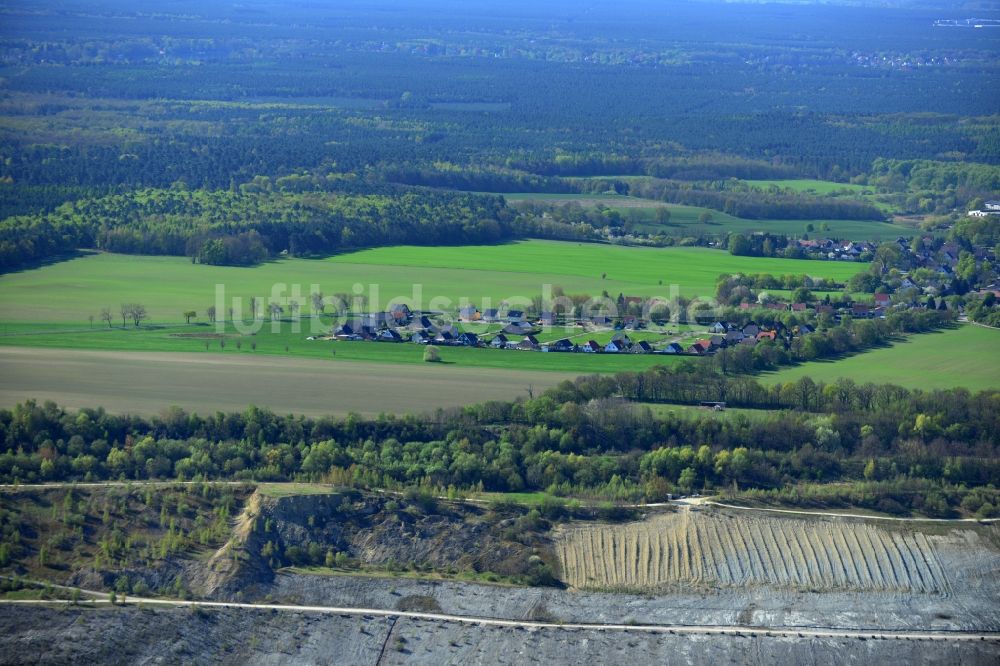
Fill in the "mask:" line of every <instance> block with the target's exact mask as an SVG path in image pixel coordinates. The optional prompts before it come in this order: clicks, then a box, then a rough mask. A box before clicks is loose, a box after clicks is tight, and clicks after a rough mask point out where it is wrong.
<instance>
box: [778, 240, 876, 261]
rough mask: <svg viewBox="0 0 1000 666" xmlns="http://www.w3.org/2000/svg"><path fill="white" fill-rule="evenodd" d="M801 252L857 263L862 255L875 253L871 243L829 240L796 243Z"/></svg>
mask: <svg viewBox="0 0 1000 666" xmlns="http://www.w3.org/2000/svg"><path fill="white" fill-rule="evenodd" d="M797 243H798V246H799V248H800V249H801V250H803V251H804V252H806V253H809V254H822V255H824V256H825V257H826V258H827V259H839V260H841V261H857V260H858V258H859V257H861V255H863V254H871V253H873V252H875V246H874V245H872V244H871V243H858V242H854V241H846V240H845V241H836V240H830V239H829V238H817V239H814V240H799V241H797Z"/></svg>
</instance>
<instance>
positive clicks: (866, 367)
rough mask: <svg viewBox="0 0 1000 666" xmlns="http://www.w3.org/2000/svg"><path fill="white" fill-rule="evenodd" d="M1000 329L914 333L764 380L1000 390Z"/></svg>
mask: <svg viewBox="0 0 1000 666" xmlns="http://www.w3.org/2000/svg"><path fill="white" fill-rule="evenodd" d="M998 350H1000V331H998V330H996V329H991V328H984V327H982V326H975V325H973V324H965V325H962V326H959V327H957V328H954V329H950V330H946V331H943V332H938V333H924V334H920V335H912V336H910V337H908V338H907V339H905V340H903V341H900V342H895V343H893V344H892V345H891V346H888V347H883V348H880V349H875V350H872V351H869V352H864V353H861V354H855V355H854V356H849V357H847V358H842V359H837V360H832V361H812V362H810V363H803V364H801V365H797V366H794V367H789V368H784V369H782V370H779V371H777V372H774V373H769V374H767V375H764V376H763V377H762V381H765V382H771V383H773V382H787V381H795V380H797V379H799V378H800V377H805V376H808V377H812V378H813V379H815V380H816V381H824V382H832V381H835V380H837V379H838V378H840V377H849V378H851V379H853V380H854V381H855V382H857V383H859V384H862V383H865V382H875V383H891V384H898V385H900V386H905V387H907V388H918V389H938V388H941V389H944V388H952V387H955V386H964V387H966V388H968V389H969V390H970V391H978V390H983V389H990V388H992V389H996V388H1000V356H998V355H997V351H998Z"/></svg>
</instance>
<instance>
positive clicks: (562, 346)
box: [542, 338, 575, 352]
mask: <svg viewBox="0 0 1000 666" xmlns="http://www.w3.org/2000/svg"><path fill="white" fill-rule="evenodd" d="M574 348H575V345H574V344H573V343H572V342H570V341H569V340H568V339H566V338H563V339H561V340H556V341H555V342H550V343H549V344H547V345H542V351H550V352H571V351H573V349H574Z"/></svg>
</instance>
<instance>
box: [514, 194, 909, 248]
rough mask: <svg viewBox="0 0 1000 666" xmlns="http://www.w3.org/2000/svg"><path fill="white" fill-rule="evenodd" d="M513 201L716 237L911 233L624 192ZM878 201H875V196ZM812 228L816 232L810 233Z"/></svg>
mask: <svg viewBox="0 0 1000 666" xmlns="http://www.w3.org/2000/svg"><path fill="white" fill-rule="evenodd" d="M745 182H747V183H749V184H751V185H755V186H758V187H760V188H761V189H766V188H767V187H768V186H770V185H776V186H778V187H792V189H795V190H797V191H801V192H807V191H809V190H810V189H814V188H815V192H816V193H817V194H826V193H828V192H833V191H837V190H838V189H840V188H845V187H846V188H858V189H859V190H861V189H864V188H861V186H859V185H845V184H843V183H830V182H827V181H812V180H801V181H798V180H797V181H781V180H775V181H745ZM504 197H505V198H506V199H507V200H508V201H510V202H511V203H517V202H524V201H528V202H540V203H541V202H544V203H555V204H567V203H571V202H572V203H577V204H579V205H581V206H583V207H590V206H596V205H598V204H600V205H602V206H604V207H606V208H610V209H612V210H617V211H618V212H619V213H621V214H622V215H623V216H625V218H626V219H633V220H635V221H636V228H637V229H638V230H639V231H641V232H643V233H649V234H664V235H666V236H677V237H681V236H699V235H707V236H718V235H720V234H724V233H729V232H740V233H753V232H756V231H766V232H770V233H775V234H785V235H787V236H796V237H801V236H803V235H806V234H808V235H809V236H810V237H812V236H817V235H823V236H832V237H834V238H847V239H850V240H857V241H862V240H869V241H870V240H884V239H887V238H896V237H897V236H912V235H913V229H910V228H908V227H904V226H900V225H898V224H889V223H887V222H881V221H877V220H748V219H744V218H741V217H734V216H732V215H728V214H726V213H723V212H721V211H717V210H713V209H711V208H703V207H700V206H685V205H682V204H668V203H663V202H661V201H655V200H653V199H641V198H638V197H631V196H624V195H620V194H544V193H536V192H528V193H513V194H505V195H504ZM872 202H873V203H875V204H878V202H877V201H874V200H872ZM657 208H668V209H670V221H669V222H668V223H667V224H661V223H658V222H656V219H655V215H656V209H657ZM704 213H709V214H710V215H711V216H712V219H711V220H709V221H708V222H702V221H701V219H700V218H701V216H702V214H704ZM809 226H811V227H812V229H813V231H809V230H808V228H809Z"/></svg>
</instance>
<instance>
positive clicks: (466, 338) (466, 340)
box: [455, 331, 479, 347]
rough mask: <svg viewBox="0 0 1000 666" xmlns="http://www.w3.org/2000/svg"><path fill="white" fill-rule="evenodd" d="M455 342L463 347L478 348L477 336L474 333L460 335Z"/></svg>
mask: <svg viewBox="0 0 1000 666" xmlns="http://www.w3.org/2000/svg"><path fill="white" fill-rule="evenodd" d="M455 341H456V342H457V343H458V344H460V345H462V346H464V347H478V346H479V336H478V335H476V334H475V333H469V332H468V331H466V332H465V333H461V334H460V335H459V336H458V337H457V338H456V339H455Z"/></svg>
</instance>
